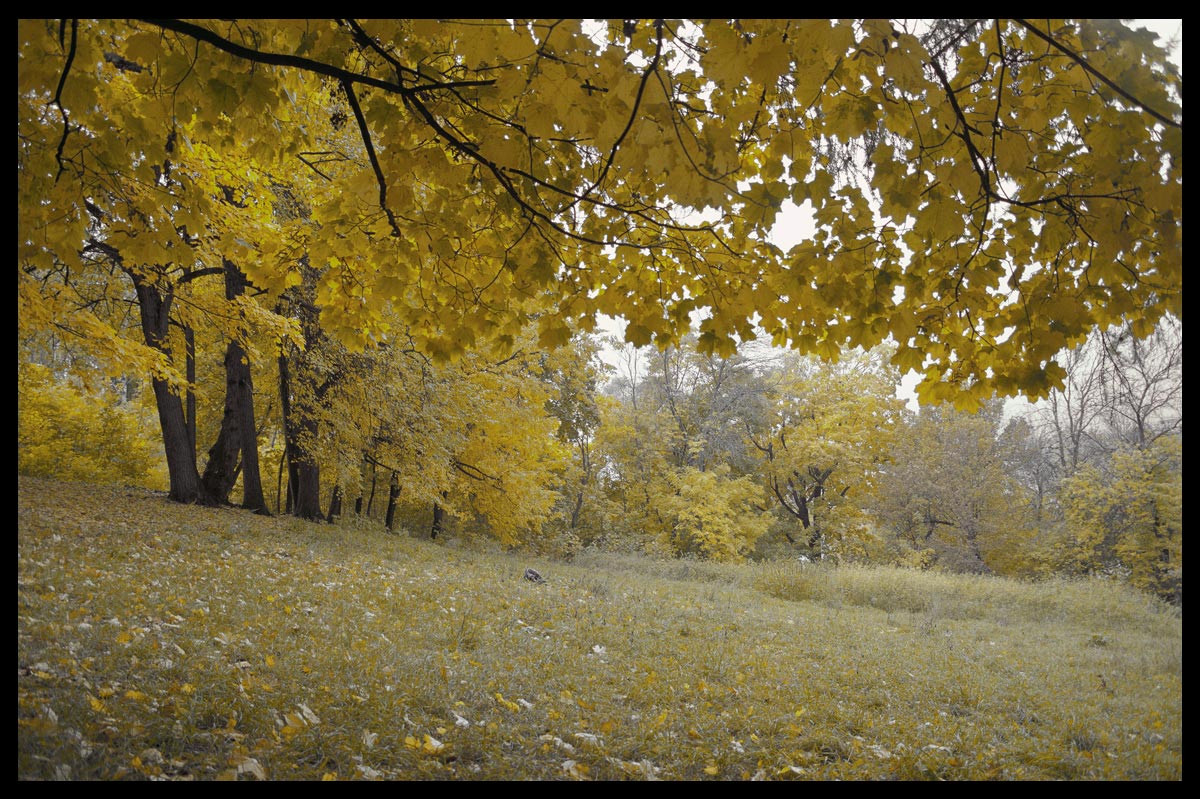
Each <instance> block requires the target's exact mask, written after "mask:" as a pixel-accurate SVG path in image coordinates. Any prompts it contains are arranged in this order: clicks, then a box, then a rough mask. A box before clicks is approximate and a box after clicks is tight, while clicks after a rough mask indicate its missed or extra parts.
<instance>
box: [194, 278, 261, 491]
mask: <svg viewBox="0 0 1200 799" xmlns="http://www.w3.org/2000/svg"><path fill="white" fill-rule="evenodd" d="M224 270H225V299H227V300H234V299H236V298H237V297H240V296H242V295H243V294H245V292H246V275H245V273H244V272H242V270H241V269H239V268H238V267H237V265H236V264H234V263H233V262H232V261H230V260H229V259H225V261H224ZM241 334H242V331H240V330H239V331H236V332H235V333H234V335H233V336H232V338H231V339H230V341H229V344H228V345H227V346H226V348H225V413H224V415H223V416H222V418H221V432H220V433H219V434H218V435H217V441H216V443H214V444H213V447H212V449H211V450H209V456H208V465H207V466H206V467H205V469H204V484H205V487H206V489H207V491H208V493H209V494H210V495H211V496H213V497H216V498H218V499H219V500H220V501H222V502H225V501H228V498H229V492H230V491H232V490H233V486H234V483H235V482H237V476H238V456H239V454H240V455H241V474H242V507H244V508H246V509H248V510H252V511H255V512H256V513H267V501H266V498H265V497H264V496H263V488H262V474H261V472H260V470H259V461H258V431H257V429H256V426H255V422H254V383H253V380H252V377H251V373H250V358H249V356H248V355H247V353H246V350H245V349H244V348H243V347H242V345H241V343H239V341H238V337H239V336H240V335H241Z"/></svg>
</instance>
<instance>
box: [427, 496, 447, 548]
mask: <svg viewBox="0 0 1200 799" xmlns="http://www.w3.org/2000/svg"><path fill="white" fill-rule="evenodd" d="M442 496H443V497H445V496H446V492H445V491H443V492H442ZM445 519H446V511H445V510H443V509H442V505H441V503H439V502H435V503H433V527H432V529H430V531H429V539H430V540H431V541H434V540H437V537H438V534H439V533H441V532H442V531H443V530H444V529H445Z"/></svg>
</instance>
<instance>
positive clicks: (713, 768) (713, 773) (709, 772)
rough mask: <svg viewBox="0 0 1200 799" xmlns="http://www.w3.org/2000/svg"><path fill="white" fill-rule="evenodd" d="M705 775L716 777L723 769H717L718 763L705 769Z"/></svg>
mask: <svg viewBox="0 0 1200 799" xmlns="http://www.w3.org/2000/svg"><path fill="white" fill-rule="evenodd" d="M704 773H705V774H707V775H709V776H710V777H715V776H717V775H718V774H720V773H721V769H720V768H718V767H717V764H716V763H713V764H712V765H708V766H705V767H704Z"/></svg>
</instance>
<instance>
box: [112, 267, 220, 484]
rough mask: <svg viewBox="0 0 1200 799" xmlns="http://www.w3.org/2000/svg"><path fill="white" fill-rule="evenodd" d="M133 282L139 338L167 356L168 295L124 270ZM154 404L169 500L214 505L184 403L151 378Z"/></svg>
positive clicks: (168, 386)
mask: <svg viewBox="0 0 1200 799" xmlns="http://www.w3.org/2000/svg"><path fill="white" fill-rule="evenodd" d="M127 274H128V275H129V277H130V279H132V280H133V287H134V291H135V292H136V293H137V298H138V312H139V314H140V316H141V324H142V335H143V337H144V338H145V340H146V344H147V346H149V347H152V348H154V349H156V350H158V351H159V352H161V353H163V354H164V355H167V356H168V357H170V350H169V347H168V344H167V341H168V339H167V326H168V323H169V321H170V312H171V295H170V294H169V293H168V294H167V295H166V296H165V297H164V296H163V294H162V293H161V292H160V291H159V290H158V287H157V286H155V285H154V284H153V283H150V282H147V280H146V279H145V278H144V277H143V276H141V275H140V274H139V273H137V272H135V271H133V270H127ZM150 384H151V386H152V387H153V389H154V402H155V405H156V406H157V408H158V423H159V426H160V427H161V429H162V439H163V451H164V453H165V454H166V459H167V473H168V475H169V476H170V483H171V489H170V494H169V497H170V498H171V499H172V500H174V501H175V502H194V503H200V504H202V505H212V504H216V503H215V502H214V501H213V499H212V498H211V497H210V496H209V495H208V493H207V492H206V491H205V490H204V484H203V482H202V481H201V480H200V472H199V470H198V469H197V468H196V452H195V449H194V447H193V445H192V443H191V435H190V434H189V431H188V420H187V418H186V417H185V416H184V413H183V402H182V400H181V399H180V397H179V395H178V394H174V393H172V391H171V386H170V385H169V384H168V383H167V381H166V380H163V379H161V378H158V377H154V378H151V381H150Z"/></svg>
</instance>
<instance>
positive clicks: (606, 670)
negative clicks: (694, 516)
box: [17, 478, 1183, 780]
mask: <svg viewBox="0 0 1200 799" xmlns="http://www.w3.org/2000/svg"><path fill="white" fill-rule="evenodd" d="M18 505H19V510H18V577H17V580H18V584H17V628H18V629H17V642H18V652H17V659H18V677H17V731H18V745H17V750H18V751H17V773H18V778H19V779H56V778H58V779H64V778H65V779H77V780H81V779H100V780H109V779H203V780H209V779H303V780H319V779H339V780H343V779H478V780H500V779H653V778H657V779H737V780H741V779H755V778H766V779H892V778H900V779H963V780H966V779H972V780H973V779H1010V780H1025V779H1169V780H1176V779H1181V778H1182V775H1183V759H1182V742H1183V705H1182V695H1183V687H1182V685H1183V658H1182V618H1181V615H1180V613H1179V611H1177V610H1173V609H1171V608H1169V607H1167V606H1165V605H1162V604H1160V603H1157V602H1156V601H1154V600H1152V599H1148V598H1147V597H1145V596H1143V595H1141V594H1137V593H1134V592H1131V591H1129V590H1127V589H1124V588H1122V587H1120V586H1118V585H1115V584H1111V583H1107V582H1100V581H1088V582H1065V581H1049V582H1045V583H1037V584H1033V583H1019V582H1013V581H1006V580H1000V579H995V578H982V577H965V576H949V575H942V574H935V573H928V572H918V571H909V570H901V569H882V568H870V569H868V568H848V567H840V568H835V567H831V566H828V565H824V564H801V563H766V564H747V565H743V566H730V565H717V564H709V563H703V562H695V561H656V560H652V559H648V558H636V557H631V556H615V555H604V554H599V553H590V552H589V553H585V554H582V555H580V556H579V557H577V558H576V559H575V560H574V561H573V562H570V563H563V562H555V561H551V560H547V559H542V558H536V557H533V556H526V555H522V554H519V553H513V554H506V553H501V552H496V551H488V548H486V547H479V548H477V549H476V548H473V547H471V546H470V544H469V542H458V543H457V545H449V546H448V545H446V544H443V543H432V542H429V541H424V540H418V539H416V538H411V537H408V536H405V535H388V534H387V533H386V532H385V531H384V530H383V529H382V528H381V527H378V526H376V525H374V524H371V523H365V522H363V523H356V522H344V523H340V524H336V525H315V524H306V523H301V522H298V521H296V520H292V519H286V518H261V517H256V516H253V515H251V514H248V513H245V512H243V511H238V510H232V509H208V508H198V507H187V506H181V505H177V504H173V503H170V502H167V501H166V500H165V499H164V498H162V497H161V496H160V495H154V494H150V493H148V492H144V491H141V490H137V489H119V488H111V487H96V486H88V485H80V484H63V483H55V482H50V481H44V480H37V479H30V478H20V479H19V494H18ZM530 566H532V567H533V568H536V569H538V570H539V571H540V572H541V573H542V574H543V575H544V576H545V577H546V579H547V582H546V583H544V584H541V585H538V584H534V583H530V582H527V581H525V580H523V579H522V574H523V572H524V570H525V568H526V567H530Z"/></svg>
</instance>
